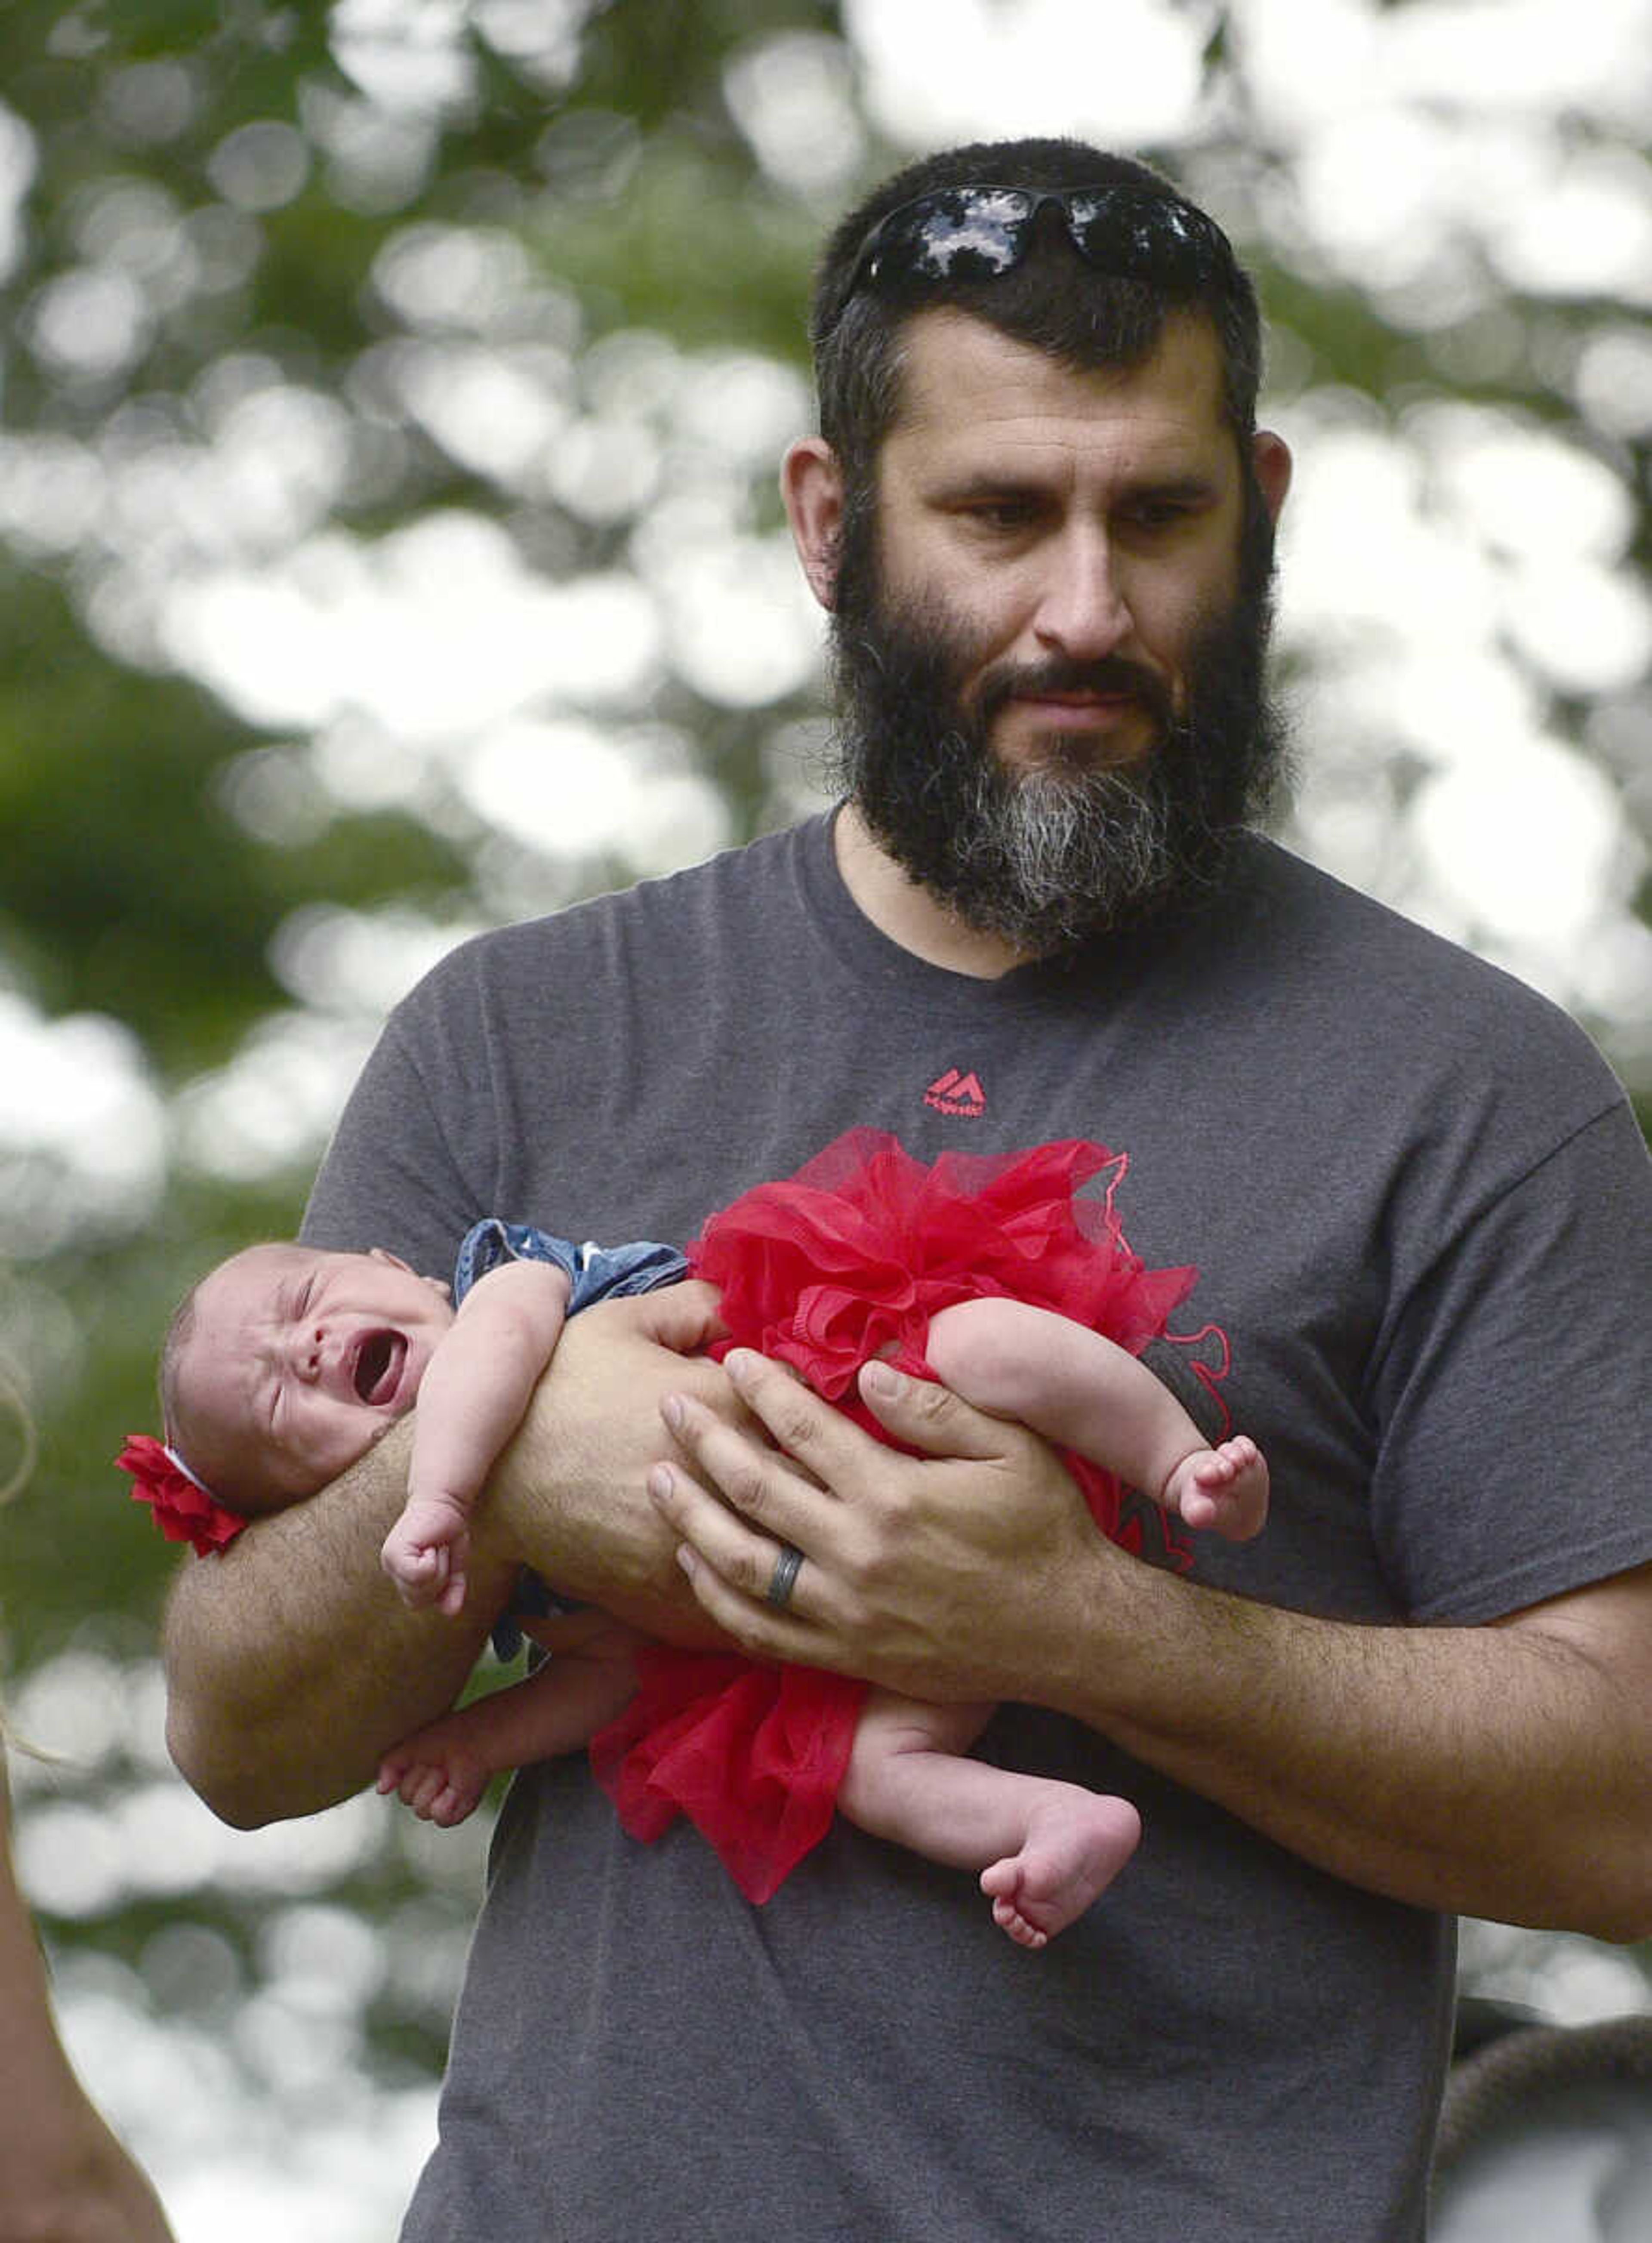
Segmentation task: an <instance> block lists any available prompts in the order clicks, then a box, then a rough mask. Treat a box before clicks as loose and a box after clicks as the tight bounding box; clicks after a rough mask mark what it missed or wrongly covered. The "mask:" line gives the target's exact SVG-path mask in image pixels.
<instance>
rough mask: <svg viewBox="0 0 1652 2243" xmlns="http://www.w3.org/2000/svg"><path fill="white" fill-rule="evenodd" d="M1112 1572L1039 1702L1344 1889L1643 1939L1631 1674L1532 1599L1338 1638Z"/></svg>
mask: <svg viewBox="0 0 1652 2243" xmlns="http://www.w3.org/2000/svg"><path fill="white" fill-rule="evenodd" d="M1111 1573H1112V1579H1111V1584H1110V1586H1109V1589H1108V1592H1107V1593H1108V1597H1109V1600H1110V1602H1111V1607H1112V1609H1111V1612H1110V1613H1109V1614H1108V1617H1107V1621H1106V1624H1105V1631H1103V1636H1104V1640H1100V1641H1098V1640H1097V1631H1096V1630H1095V1629H1094V1628H1093V1627H1089V1628H1086V1629H1084V1630H1082V1631H1081V1632H1080V1633H1078V1634H1077V1635H1075V1636H1074V1637H1072V1638H1070V1639H1069V1644H1070V1649H1069V1653H1068V1655H1067V1657H1066V1659H1065V1660H1064V1662H1063V1667H1064V1671H1062V1672H1060V1673H1058V1674H1052V1675H1051V1676H1050V1677H1049V1678H1048V1679H1047V1680H1046V1681H1045V1682H1044V1684H1043V1685H1041V1686H1040V1690H1039V1694H1040V1695H1041V1696H1044V1697H1046V1698H1047V1699H1049V1700H1051V1701H1054V1702H1058V1703H1059V1704H1060V1705H1061V1706H1062V1708H1063V1709H1064V1710H1066V1711H1070V1712H1072V1713H1074V1714H1077V1715H1078V1718H1080V1719H1081V1720H1085V1721H1088V1722H1089V1723H1090V1724H1091V1726H1092V1727H1094V1728H1098V1729H1100V1730H1102V1731H1103V1732H1104V1733H1105V1734H1107V1735H1110V1736H1111V1737H1112V1738H1113V1739H1114V1740H1115V1741H1117V1742H1118V1743H1119V1744H1121V1745H1123V1746H1124V1747H1125V1749H1126V1750H1127V1751H1130V1752H1132V1753H1134V1754H1135V1755H1136V1756H1137V1757H1138V1759H1141V1760H1143V1761H1147V1762H1148V1763H1149V1764H1151V1765H1152V1766H1153V1767H1155V1768H1159V1769H1160V1770H1162V1771H1163V1772H1164V1773H1165V1775H1170V1776H1172V1777H1174V1778H1175V1779H1176V1780H1177V1781H1178V1782H1181V1783H1184V1784H1185V1785H1186V1786H1187V1787H1188V1788H1190V1789H1192V1790H1194V1791H1197V1792H1199V1793H1201V1794H1202V1795H1204V1796H1205V1797H1206V1798H1208V1799H1212V1800H1214V1801H1216V1802H1218V1803H1219V1805H1221V1806H1224V1807H1226V1808H1228V1809H1230V1810H1231V1811H1232V1813H1234V1814H1235V1815H1239V1816H1240V1817H1242V1819H1243V1820H1245V1821H1246V1822H1249V1823H1250V1824H1252V1826H1253V1827H1254V1828H1256V1829H1259V1830H1261V1831H1263V1832H1264V1833H1265V1834H1266V1835H1267V1836H1268V1837H1270V1838H1272V1839H1273V1840H1275V1841H1276V1842H1278V1843H1279V1844H1280V1845H1282V1846H1285V1847H1286V1848H1288V1849H1290V1850H1291V1851H1292V1852H1293V1853H1295V1854H1298V1855H1300V1856H1302V1857H1303V1858H1304V1859H1306V1860H1307V1861H1310V1862H1313V1863H1314V1864H1315V1865H1316V1866H1317V1867H1319V1868H1321V1869H1327V1870H1329V1871H1330V1872H1331V1873H1332V1874H1333V1875H1334V1876H1341V1877H1344V1878H1346V1879H1347V1880H1349V1881H1350V1882H1351V1883H1356V1884H1360V1885H1363V1886H1366V1887H1367V1888H1369V1889H1373V1890H1377V1891H1380V1892H1384V1893H1387V1894H1388V1895H1389V1896H1392V1897H1394V1898H1398V1899H1401V1900H1406V1901H1410V1902H1413V1903H1416V1904H1417V1905H1419V1906H1422V1907H1427V1908H1439V1909H1444V1910H1454V1911H1461V1912H1463V1913H1466V1914H1472V1915H1475V1916H1490V1917H1494V1918H1498V1919H1500V1920H1501V1921H1504V1922H1508V1923H1526V1924H1532V1925H1538V1926H1550V1927H1565V1928H1568V1929H1571V1930H1582V1931H1588V1932H1593V1933H1594V1934H1595V1935H1596V1936H1597V1937H1602V1938H1606V1939H1618V1940H1629V1939H1636V1938H1643V1937H1646V1936H1647V1935H1648V1933H1649V1930H1652V1763H1649V1757H1648V1753H1647V1736H1648V1710H1647V1706H1646V1702H1645V1697H1644V1690H1645V1681H1644V1670H1643V1669H1641V1670H1639V1674H1640V1679H1639V1680H1638V1681H1637V1680H1636V1679H1635V1678H1636V1674H1637V1670H1636V1669H1635V1667H1633V1666H1629V1667H1627V1668H1625V1667H1617V1666H1615V1665H1614V1664H1613V1663H1610V1662H1607V1661H1602V1660H1599V1659H1596V1658H1595V1657H1592V1656H1590V1655H1589V1654H1587V1653H1586V1652H1585V1651H1584V1650H1583V1649H1582V1647H1581V1643H1580V1642H1578V1641H1574V1640H1568V1636H1567V1634H1566V1633H1565V1632H1564V1631H1562V1630H1556V1631H1555V1632H1550V1631H1549V1630H1548V1628H1546V1627H1543V1626H1542V1625H1541V1620H1542V1613H1541V1608H1540V1611H1539V1613H1536V1614H1534V1615H1530V1616H1527V1617H1526V1618H1525V1619H1523V1620H1521V1621H1520V1622H1518V1623H1516V1624H1514V1625H1511V1626H1506V1627H1439V1628H1424V1627H1359V1626H1353V1625H1348V1624H1344V1623H1340V1622H1337V1621H1331V1620H1317V1619H1313V1618H1312V1617H1309V1616H1306V1615H1304V1614H1301V1613H1292V1612H1286V1611H1280V1610H1279V1609H1277V1608H1275V1607H1273V1606H1265V1605H1258V1604H1252V1603H1248V1602H1246V1601H1245V1600H1241V1599H1239V1598H1235V1597H1232V1596H1227V1595H1225V1594H1223V1593H1221V1592H1219V1591H1213V1590H1208V1589H1202V1588H1199V1587H1198V1586H1194V1585H1192V1584H1189V1583H1186V1582H1184V1581H1181V1580H1175V1579H1173V1578H1172V1577H1169V1576H1166V1575H1165V1574H1162V1573H1155V1572H1153V1571H1152V1569H1150V1568H1147V1567H1144V1566H1138V1565H1134V1564H1132V1563H1131V1562H1130V1561H1127V1560H1126V1561H1118V1562H1117V1563H1116V1564H1115V1565H1114V1566H1112V1568H1111ZM1615 1593H1620V1592H1619V1587H1618V1585H1616V1584H1603V1585H1602V1586H1601V1587H1600V1589H1598V1590H1597V1591H1595V1592H1591V1593H1590V1595H1591V1596H1594V1597H1599V1598H1605V1597H1608V1596H1609V1595H1612V1594H1615ZM1621 1593H1622V1597H1623V1600H1624V1605H1623V1610H1624V1618H1625V1621H1626V1631H1625V1632H1626V1638H1627V1632H1628V1627H1627V1623H1628V1613H1629V1610H1630V1605H1631V1600H1632V1599H1634V1597H1635V1592H1634V1591H1633V1589H1632V1588H1631V1587H1630V1586H1629V1585H1628V1582H1626V1583H1625V1584H1624V1585H1623V1586H1622V1591H1621ZM1637 1601H1639V1602H1640V1603H1641V1606H1642V1612H1643V1611H1644V1602H1643V1599H1642V1600H1637ZM1566 1602H1567V1600H1560V1602H1558V1603H1557V1604H1556V1606H1555V1607H1554V1610H1555V1613H1557V1614H1558V1613H1561V1611H1562V1610H1563V1609H1564V1606H1565V1604H1566ZM1640 1624H1641V1625H1642V1626H1644V1620H1643V1619H1642V1621H1641V1623H1640ZM1086 1644H1087V1645H1088V1650H1086V1649H1085V1646H1086ZM1078 1667H1083V1668H1084V1670H1085V1671H1084V1672H1083V1673H1082V1674H1080V1673H1078V1671H1077V1670H1078Z"/></svg>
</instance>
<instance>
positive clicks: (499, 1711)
mask: <svg viewBox="0 0 1652 2243" xmlns="http://www.w3.org/2000/svg"><path fill="white" fill-rule="evenodd" d="M635 1641H636V1637H635V1634H634V1633H633V1632H632V1631H631V1630H630V1629H628V1628H622V1627H607V1628H605V1629H604V1630H603V1631H602V1632H601V1634H598V1635H594V1636H593V1637H592V1638H591V1639H590V1640H589V1641H588V1642H587V1643H585V1644H581V1647H579V1648H578V1649H577V1650H569V1651H563V1652H561V1653H559V1654H558V1655H557V1656H556V1657H555V1658H554V1659H553V1660H549V1661H547V1664H546V1665H544V1666H542V1667H540V1668H539V1669H538V1670H537V1672H536V1673H534V1674H529V1675H527V1677H526V1678H525V1679H524V1680H523V1681H520V1682H513V1683H512V1684H510V1685H509V1687H507V1688H506V1689H503V1690H495V1691H494V1692H493V1693H492V1694H491V1695H490V1696H488V1697H486V1698H477V1699H474V1700H473V1701H472V1702H471V1703H470V1704H469V1705H468V1706H464V1707H461V1708H460V1709H459V1711H458V1712H457V1713H452V1714H443V1716H442V1717H441V1719H440V1721H432V1722H430V1723H429V1724H428V1725H427V1727H426V1728H422V1729H419V1730H416V1731H415V1732H414V1734H413V1735H412V1736H410V1737H406V1738H404V1739H403V1741H402V1742H401V1743H400V1744H399V1745H395V1746H393V1748H391V1750H390V1751H389V1752H387V1753H386V1755H385V1757H384V1759H383V1761H381V1762H380V1764H379V1784H378V1788H379V1791H381V1792H385V1793H389V1792H395V1793H396V1794H398V1795H399V1796H400V1799H401V1800H402V1802H403V1803H404V1804H405V1805H406V1806H408V1807H411V1808H412V1809H413V1813H414V1814H415V1815H419V1816H420V1817H421V1819H422V1820H423V1821H425V1822H435V1823H439V1824H440V1826H441V1828H442V1829H452V1828H453V1825H454V1824H455V1823H458V1822H463V1821H464V1820H465V1818H466V1816H467V1815H469V1814H471V1813H472V1811H473V1809H474V1808H475V1806H476V1803H477V1802H478V1801H479V1800H480V1797H481V1795H482V1794H483V1792H484V1791H485V1790H486V1789H487V1784H488V1781H489V1779H490V1778H491V1777H493V1776H495V1775H502V1774H503V1773H504V1772H505V1770H506V1769H507V1768H522V1767H524V1766H526V1765H527V1763H528V1762H530V1761H536V1760H552V1759H554V1758H555V1757H556V1755H558V1754H560V1753H567V1752H578V1751H580V1750H581V1749H582V1748H584V1747H585V1746H586V1745H588V1744H589V1742H590V1741H591V1739H592V1738H593V1737H594V1735H595V1734H596V1732H597V1731H598V1730H599V1729H600V1728H603V1727H604V1726H605V1725H606V1724H607V1723H608V1722H609V1721H612V1720H613V1719H614V1715H615V1714H618V1713H619V1712H620V1710H621V1708H622V1707H623V1706H624V1705H625V1704H626V1702H627V1701H628V1699H629V1698H630V1696H631V1694H632V1693H633V1691H634V1690H635V1688H636V1668H635V1660H633V1657H632V1647H633V1646H634V1645H635Z"/></svg>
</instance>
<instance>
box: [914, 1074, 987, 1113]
mask: <svg viewBox="0 0 1652 2243" xmlns="http://www.w3.org/2000/svg"><path fill="white" fill-rule="evenodd" d="M923 1103H924V1104H925V1105H926V1106H932V1107H934V1108H935V1110H936V1112H937V1114H966V1115H969V1116H970V1120H971V1121H973V1120H974V1119H975V1117H976V1116H977V1115H981V1114H984V1113H985V1112H986V1110H987V1099H986V1093H985V1091H984V1090H983V1089H982V1088H981V1078H980V1076H979V1075H978V1074H960V1073H959V1072H958V1070H957V1068H955V1067H950V1068H948V1069H947V1071H946V1073H945V1074H937V1076H936V1078H935V1080H934V1081H933V1082H932V1083H930V1087H929V1088H928V1089H927V1090H926V1091H925V1092H924V1094H923Z"/></svg>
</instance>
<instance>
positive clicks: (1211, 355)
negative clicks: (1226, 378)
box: [889, 305, 1226, 441]
mask: <svg viewBox="0 0 1652 2243" xmlns="http://www.w3.org/2000/svg"><path fill="white" fill-rule="evenodd" d="M1039 421H1047V422H1051V423H1059V422H1073V423H1083V422H1089V423H1091V424H1093V425H1096V426H1098V427H1105V426H1107V425H1109V424H1110V423H1112V422H1114V421H1118V422H1120V423H1123V422H1129V423H1131V424H1132V425H1135V426H1153V427H1158V428H1162V429H1163V430H1164V431H1165V434H1179V435H1181V436H1182V437H1183V438H1184V439H1185V441H1200V440H1203V439H1216V438H1219V437H1220V436H1221V435H1222V434H1224V433H1225V431H1226V416H1225V411H1224V401H1223V381H1222V358H1221V349H1220V346H1219V342H1218V340H1217V337H1216V333H1215V331H1214V329H1213V328H1212V327H1211V325H1210V323H1209V321H1208V320H1204V319H1202V318H1200V317H1199V316H1198V315H1197V314H1194V313H1172V315H1171V317H1170V318H1168V319H1167V320H1165V325H1164V327H1163V330H1162V332H1161V333H1160V335H1159V337H1158V341H1157V343H1156V344H1155V346H1154V347H1153V348H1152V350H1151V351H1150V352H1149V353H1147V354H1146V355H1145V356H1144V357H1142V358H1139V359H1137V360H1132V361H1131V362H1130V363H1129V364H1126V365H1119V366H1096V367H1075V366H1073V365H1071V364H1070V363H1069V362H1068V361H1067V360H1064V359H1058V358H1057V357H1055V356H1054V355H1053V354H1051V353H1050V352H1047V351H1044V350H1041V349H1039V348H1038V347H1037V346H1036V345H1035V344H1032V343H1028V342H1024V341H1022V340H1019V339H1018V338H1017V337H1016V336H1013V335H1009V334H1006V333H1004V331H1003V330H1002V329H1001V328H999V327H994V326H993V325H992V324H991V322H990V321H989V320H982V319H978V318H977V317H976V316H975V315H974V314H973V313H969V312H964V311H961V310H959V309H957V307H956V306H950V305H948V306H935V307H932V308H930V309H928V310H924V311H922V312H917V313H914V314H913V316H912V317H911V318H910V320H908V321H907V323H906V327H905V328H904V330H903V336H902V349H901V356H900V374H899V390H898V394H897V401H896V410H895V413H894V414H893V416H892V419H891V421H890V430H889V434H890V436H897V435H901V434H918V435H921V436H923V437H925V438H935V437H944V436H959V435H963V434H966V433H968V432H970V431H971V430H973V429H976V428H979V429H982V430H988V429H991V428H994V427H997V428H1003V429H1004V430H1005V431H1006V432H1008V431H1009V430H1010V429H1011V428H1014V427H1016V426H1017V425H1024V426H1029V427H1030V426H1032V425H1035V424H1036V423H1038V422H1039Z"/></svg>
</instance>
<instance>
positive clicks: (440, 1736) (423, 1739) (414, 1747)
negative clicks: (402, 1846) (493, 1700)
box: [378, 1720, 488, 1830]
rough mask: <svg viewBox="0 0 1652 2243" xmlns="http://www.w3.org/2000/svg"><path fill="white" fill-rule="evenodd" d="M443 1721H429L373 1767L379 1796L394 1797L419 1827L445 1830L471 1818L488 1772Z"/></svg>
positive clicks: (447, 1723) (449, 1724)
mask: <svg viewBox="0 0 1652 2243" xmlns="http://www.w3.org/2000/svg"><path fill="white" fill-rule="evenodd" d="M451 1727H452V1724H451V1722H450V1721H446V1720H444V1721H433V1722H432V1723H431V1725H430V1727H429V1728H427V1729H420V1730H419V1731H417V1732H416V1733H415V1734H413V1736H411V1737H408V1738H406V1739H405V1740H404V1741H403V1742H402V1743H400V1744H399V1745H396V1746H394V1747H393V1748H392V1749H391V1750H390V1751H389V1752H387V1753H386V1755H385V1756H384V1759H383V1760H382V1761H380V1762H379V1786H378V1788H379V1791H380V1792H381V1793H382V1794H384V1795H388V1794H389V1793H391V1792H395V1793H396V1794H397V1795H399V1796H400V1799H401V1801H402V1803H403V1805H404V1806H407V1807H411V1808H412V1809H413V1813H414V1814H415V1815H418V1816H419V1817H420V1820H421V1821H422V1822H434V1823H435V1824H436V1825H437V1827H438V1828H439V1829H443V1830H451V1829H453V1827H454V1825H455V1824H456V1823H460V1822H463V1821H464V1820H465V1818H466V1816H467V1815H469V1814H471V1813H473V1810H474V1809H475V1806H476V1803H477V1802H478V1800H480V1797H481V1795H482V1794H483V1792H484V1791H485V1790H486V1789H487V1775H488V1771H487V1769H486V1768H484V1767H483V1766H482V1765H481V1763H480V1761H477V1760H474V1759H473V1757H472V1756H471V1755H470V1754H469V1753H467V1752H466V1751H465V1749H464V1748H463V1746H462V1745H461V1744H460V1741H459V1740H458V1739H457V1738H456V1737H454V1736H453V1734H451V1733H450V1732H451Z"/></svg>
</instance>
